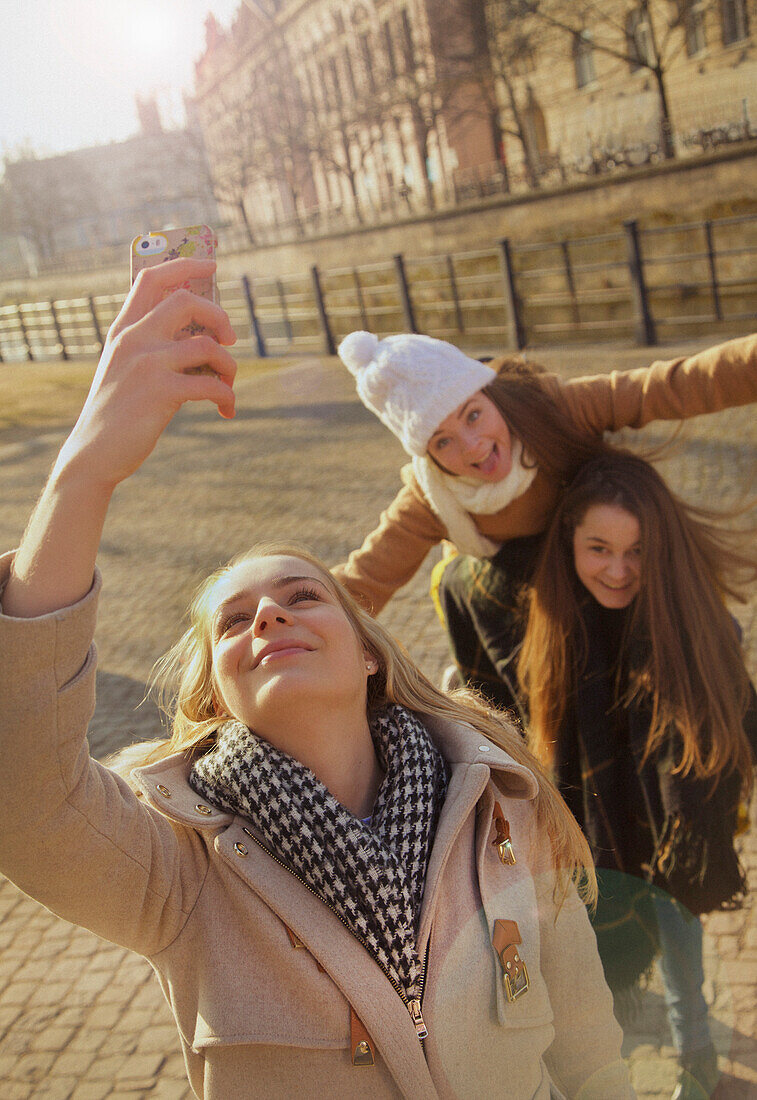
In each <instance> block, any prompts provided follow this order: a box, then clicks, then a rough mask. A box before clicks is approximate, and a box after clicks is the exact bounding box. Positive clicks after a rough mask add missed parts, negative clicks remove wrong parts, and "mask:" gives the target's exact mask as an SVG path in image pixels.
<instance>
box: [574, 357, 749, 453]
mask: <svg viewBox="0 0 757 1100" xmlns="http://www.w3.org/2000/svg"><path fill="white" fill-rule="evenodd" d="M555 396H556V398H557V400H558V401H559V402H560V403H564V405H565V407H566V409H567V411H568V413H569V415H570V417H571V419H572V420H573V422H574V423H575V424H576V425H577V426H578V427H579V428H580V429H581V430H582V431H586V432H588V433H589V434H591V435H600V434H601V433H602V432H605V431H618V430H619V429H621V428H643V427H644V425H645V424H649V423H650V422H651V421H653V420H684V419H687V418H688V417H691V416H699V415H701V414H702V413H713V412H719V411H721V410H722V409H730V408H734V407H735V406H737V405H749V404H751V403H752V402H754V401H757V335H752V336H742V337H739V338H738V339H736V340H729V341H727V342H726V343H725V344H718V345H717V347H713V348H707V349H706V350H705V351H700V352H698V353H697V354H696V355H689V356H680V357H679V358H678V359H670V360H667V361H664V362H663V361H659V362H655V363H652V365H651V366H649V367H639V368H637V369H635V370H628V371H613V372H612V373H611V374H599V375H592V376H589V377H585V378H572V379H570V380H569V381H567V382H561V383H559V385H558V386H557V389H556V391H555Z"/></svg>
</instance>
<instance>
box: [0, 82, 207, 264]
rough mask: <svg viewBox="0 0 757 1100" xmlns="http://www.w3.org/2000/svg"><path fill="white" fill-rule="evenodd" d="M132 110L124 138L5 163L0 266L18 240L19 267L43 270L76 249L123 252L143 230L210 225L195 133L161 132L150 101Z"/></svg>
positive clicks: (202, 159)
mask: <svg viewBox="0 0 757 1100" xmlns="http://www.w3.org/2000/svg"><path fill="white" fill-rule="evenodd" d="M137 108H138V114H139V119H140V132H139V133H138V134H137V135H135V136H134V137H132V138H128V139H127V140H126V141H120V142H112V143H111V144H108V145H99V146H94V147H92V148H89V149H77V150H75V151H73V152H70V153H63V154H60V155H58V156H52V157H25V158H22V159H18V160H14V161H11V162H7V163H6V165H5V175H4V179H3V182H2V185H1V186H0V203H1V204H2V215H3V216H2V223H3V231H4V233H5V241H6V248H5V250H4V252H5V256H6V257H7V259H6V263H5V266H7V264H8V262H9V259H10V257H12V256H13V254H14V252H18V251H19V243H20V244H21V249H20V252H21V255H22V256H23V257H24V258H25V263H24V266H26V267H35V266H39V267H44V266H45V265H46V264H50V263H52V264H56V263H64V262H65V261H66V259H67V258H70V259H74V254H76V253H79V254H80V255H81V254H82V251H83V250H96V251H98V252H101V251H103V250H107V249H108V247H109V246H112V247H113V248H114V249H115V248H121V247H125V246H126V245H127V244H128V242H130V241H131V240H132V238H133V237H135V236H136V235H137V234H138V233H142V232H145V231H147V230H151V229H161V228H164V227H166V226H171V225H175V226H181V225H192V224H196V223H197V222H210V224H214V223H215V221H216V220H217V217H218V214H217V207H216V204H215V200H214V198H213V194H212V190H211V187H210V179H209V175H208V170H207V164H206V160H205V152H204V148H203V144H202V138H201V137H200V135H199V134H197V133H196V132H194V131H192V129H191V128H189V129H185V130H163V128H162V126H161V122H160V117H159V114H158V109H157V106H156V104H155V102H154V100H152V99H144V100H138V101H137ZM126 255H127V253H126V251H124V256H126ZM2 265H3V250H2V249H0V266H2Z"/></svg>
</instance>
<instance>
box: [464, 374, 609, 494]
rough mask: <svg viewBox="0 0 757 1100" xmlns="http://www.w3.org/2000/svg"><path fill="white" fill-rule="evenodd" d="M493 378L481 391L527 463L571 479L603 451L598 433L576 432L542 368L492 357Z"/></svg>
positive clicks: (557, 477) (551, 473)
mask: <svg viewBox="0 0 757 1100" xmlns="http://www.w3.org/2000/svg"><path fill="white" fill-rule="evenodd" d="M489 366H490V367H491V368H492V369H493V370H495V371H496V372H497V375H496V378H494V380H493V381H492V382H490V383H489V385H488V386H485V387H484V390H483V392H484V393H485V394H486V395H487V397H489V398H490V400H491V401H492V403H493V404H494V405H496V407H497V409H498V410H499V412H500V414H501V416H502V418H503V420H504V421H505V423H506V424H507V426H508V428H509V429H510V431H511V432H512V433H513V434H514V435H515V436H517V437H518V439H519V440H520V441H521V443H522V444H523V451H524V453H525V454H526V455H527V456H528V457H527V459H526V461H528V462H531V463H532V464H533V465H535V466H537V467H538V468H539V469H540V470H542V471H543V472H544V473H546V474H550V475H551V476H552V477H554V478H555V479H556V480H557V481H560V482H563V483H567V482H569V481H570V480H571V479H572V478H573V476H574V475H575V474H576V472H577V471H578V470H579V468H580V467H581V466H582V465H583V464H584V463H586V462H588V461H589V460H590V459H592V458H595V457H596V456H597V455H601V454H604V453H605V452H606V451H607V449H608V448H607V445H606V444H605V443H604V441H603V439H602V437H601V435H599V436H596V437H595V438H592V437H591V436H587V435H586V434H584V433H582V432H580V431H579V430H578V428H576V427H575V426H574V424H573V423H572V421H571V420H570V418H569V417H568V416H567V414H566V413H565V412H564V410H563V409H562V408H561V407H560V405H559V404H558V403H557V401H556V400H555V398H554V397H553V396H552V394H551V393H550V392H549V389H548V387H547V385H545V377H544V376H545V375H546V373H547V372H546V371H545V370H544V367H541V366H539V365H538V364H536V363H531V362H528V363H527V362H524V361H523V360H522V359H518V358H517V357H515V356H502V357H501V358H499V359H493V360H492V361H491V363H490V364H489Z"/></svg>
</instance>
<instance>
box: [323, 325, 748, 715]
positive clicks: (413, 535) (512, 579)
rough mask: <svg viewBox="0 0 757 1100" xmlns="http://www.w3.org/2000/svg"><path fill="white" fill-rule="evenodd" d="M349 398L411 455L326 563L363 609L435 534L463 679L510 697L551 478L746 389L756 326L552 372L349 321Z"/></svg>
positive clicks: (737, 400)
mask: <svg viewBox="0 0 757 1100" xmlns="http://www.w3.org/2000/svg"><path fill="white" fill-rule="evenodd" d="M339 354H340V356H341V358H342V360H343V361H344V363H345V364H346V366H347V367H348V368H349V370H350V371H351V372H352V374H353V375H354V376H355V379H356V382H357V391H358V394H359V396H360V399H361V401H362V402H363V403H364V404H365V405H366V406H367V407H368V408H369V409H371V410H372V411H373V412H374V413H375V414H376V415H377V416H378V417H379V418H380V419H381V420H382V421H383V423H384V424H386V426H387V427H388V428H389V429H390V430H391V431H393V432H394V434H395V435H396V436H397V437H398V438H399V440H400V442H401V443H402V445H403V446H404V448H405V450H406V451H407V452H408V453H409V454H410V455H411V456H412V464H411V465H410V466H407V467H405V468H404V469H403V471H402V480H403V482H404V485H403V488H402V489H401V490H400V492H399V493H398V494H397V496H396V497H395V499H394V500H393V501H392V503H391V504H390V505H389V507H388V508H387V509H386V511H385V512H384V513H383V514H382V516H381V520H380V523H379V525H378V526H377V528H376V529H375V530H374V531H373V532H372V533H371V534H369V535H368V536H367V538H366V539H365V541H364V542H363V545H362V546H361V547H360V549H359V550H356V551H355V552H353V553H352V554H350V556H349V559H348V561H347V562H346V564H344V565H342V566H339V567H338V568H337V569H336V570H335V573H336V575H337V576H338V577H339V578H340V580H342V581H343V582H344V584H345V585H346V586H347V588H348V589H349V590H350V592H352V594H353V595H354V596H355V597H356V598H357V599H360V600H361V602H363V604H364V605H365V606H367V607H369V609H370V610H371V611H372V612H373V613H374V614H377V613H378V612H379V611H380V610H381V608H382V607H383V606H384V605H385V604H386V602H387V601H388V600H389V599H390V598H391V596H392V595H393V593H394V592H395V591H396V590H397V589H398V588H400V587H401V586H402V585H404V584H406V583H407V582H408V581H409V580H410V578H411V577H412V576H413V574H414V573H415V572H416V570H417V569H418V568H419V567H420V565H421V563H422V562H423V560H424V558H425V557H426V554H427V553H428V552H429V550H430V549H431V548H432V547H433V546H435V545H436V544H437V543H439V542H440V541H441V540H442V539H448V540H449V541H450V542H452V543H453V544H454V545H455V546H456V548H457V549H458V551H459V552H460V553H459V557H458V558H457V559H455V560H454V562H453V563H452V564H451V565H450V566H448V567H447V569H446V570H445V571H444V575H443V590H442V600H443V603H444V611H445V617H446V622H447V628H448V631H449V634H450V643H451V646H452V649H453V653H454V656H455V659H456V661H457V663H458V666H459V668H460V671H461V673H462V675H463V679H464V681H465V682H468V683H471V684H472V685H473V686H476V687H478V688H480V689H481V690H483V691H484V693H485V694H486V695H487V696H488V697H489V698H490V700H491V701H492V702H494V703H496V704H498V705H500V706H504V707H507V706H511V705H512V704H513V702H514V698H513V692H512V691H511V689H510V686H509V684H510V683H512V682H513V681H514V679H515V676H514V670H513V669H512V654H513V650H514V649H515V647H516V644H517V639H518V628H516V627H514V626H513V622H512V618H513V611H514V606H515V603H516V595H517V593H518V592H519V590H520V588H521V586H522V583H523V581H524V580H526V579H527V578H528V576H529V573H530V569H531V567H532V565H533V559H534V555H535V553H536V550H537V548H538V543H539V537H540V536H541V534H542V533H543V531H544V530H545V528H546V527H547V525H548V523H549V520H550V517H551V515H552V512H553V510H554V508H555V505H556V504H557V501H558V500H559V497H560V493H561V492H562V489H563V488H564V486H565V485H566V484H567V483H568V482H569V481H570V480H571V478H572V477H573V475H574V474H575V473H576V471H577V470H578V468H579V467H580V466H581V464H582V463H584V462H586V461H587V460H588V459H589V458H591V457H592V456H594V455H597V454H601V453H602V452H603V451H604V450H605V446H604V443H603V433H605V432H607V431H617V430H619V429H620V428H626V427H631V428H641V427H643V426H644V425H645V424H648V423H649V422H650V421H652V420H671V419H672V420H678V419H681V418H685V417H690V416H696V415H697V414H699V413H707V412H715V411H717V410H719V409H724V408H728V407H730V406H733V405H743V404H747V403H749V402H752V401H755V400H757V336H749V337H745V338H742V339H739V340H732V341H730V342H729V343H726V344H721V345H720V346H719V347H716V348H711V349H710V350H708V351H704V352H701V353H699V354H698V355H693V356H690V357H689V358H683V357H682V358H678V359H673V360H671V361H669V362H658V363H653V364H652V366H651V367H648V368H644V369H638V370H631V371H613V372H612V373H611V374H607V375H596V376H593V377H586V378H576V379H571V380H569V381H564V380H562V379H560V378H558V377H557V376H556V375H553V374H549V373H546V372H544V371H541V370H540V369H539V368H535V367H532V366H526V365H524V364H523V363H522V362H521V361H520V360H517V359H513V358H508V357H505V358H502V359H496V360H494V361H492V362H491V363H489V364H487V365H485V364H483V363H481V362H479V361H478V360H475V359H470V358H469V357H468V356H467V355H464V354H463V353H462V352H461V351H459V350H458V349H457V348H456V347H454V346H453V345H452V344H448V343H445V342H444V341H442V340H434V339H432V338H430V337H428V336H415V335H402V336H390V337H387V338H386V339H383V340H377V338H376V337H375V336H373V335H371V334H370V333H367V332H355V333H352V334H351V335H350V336H348V337H347V338H346V339H345V340H344V341H343V342H342V344H341V345H340V347H339Z"/></svg>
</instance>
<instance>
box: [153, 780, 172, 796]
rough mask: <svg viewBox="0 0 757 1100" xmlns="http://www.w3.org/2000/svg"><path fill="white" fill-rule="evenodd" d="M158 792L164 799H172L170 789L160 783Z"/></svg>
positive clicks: (157, 788)
mask: <svg viewBox="0 0 757 1100" xmlns="http://www.w3.org/2000/svg"><path fill="white" fill-rule="evenodd" d="M156 790H157V792H158V794H162V795H163V797H164V798H170V797H171V792H170V791H169V789H168V787H164V786H163V784H162V783H158V785H157V787H156Z"/></svg>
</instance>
